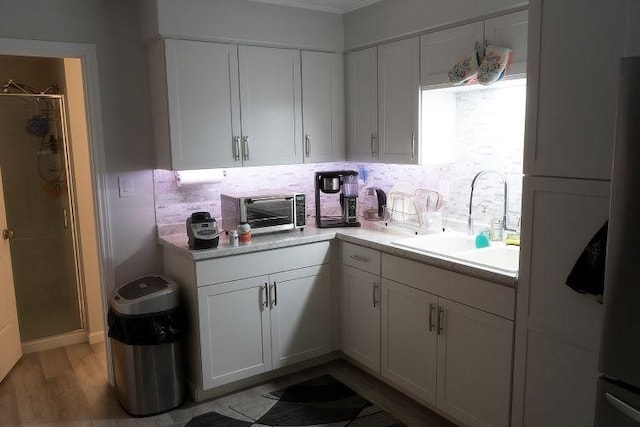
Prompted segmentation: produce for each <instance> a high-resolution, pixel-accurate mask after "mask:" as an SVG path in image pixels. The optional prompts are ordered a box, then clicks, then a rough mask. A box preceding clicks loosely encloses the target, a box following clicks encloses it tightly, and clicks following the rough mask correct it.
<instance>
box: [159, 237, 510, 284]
mask: <svg viewBox="0 0 640 427" xmlns="http://www.w3.org/2000/svg"><path fill="white" fill-rule="evenodd" d="M355 233H357V234H355ZM397 237H398V236H395V235H390V234H388V233H384V232H381V231H376V230H363V229H360V230H359V231H356V230H351V229H348V230H342V229H316V228H309V229H308V230H305V231H294V232H289V233H286V234H284V233H278V234H267V235H254V236H253V241H252V243H250V244H246V245H238V246H230V245H229V243H228V242H226V241H223V240H226V239H224V236H222V237H221V241H220V243H219V245H218V247H217V248H214V249H201V250H191V249H189V247H188V244H187V237H186V236H185V235H184V234H172V235H168V236H160V237H158V242H159V244H160V245H161V246H162V247H164V248H166V249H168V250H170V251H173V252H174V253H175V254H177V255H179V256H181V257H185V258H187V259H189V260H192V261H202V260H207V259H214V258H222V257H227V256H233V255H241V254H248V253H253V252H260V251H268V250H272V249H279V248H286V247H290V246H298V245H305V244H310V243H316V242H323V241H328V240H333V239H338V240H342V241H344V242H348V243H353V244H356V245H361V246H365V247H368V248H371V249H375V250H379V251H380V252H382V253H385V254H388V255H393V256H398V257H402V258H405V259H408V260H411V261H416V262H420V263H423V264H428V265H431V266H433V267H437V268H442V269H445V270H449V271H453V272H456V273H460V274H464V275H466V276H471V277H475V278H477V279H482V280H486V281H489V282H492V283H495V284H498V285H504V286H508V287H514V288H515V287H516V285H517V281H518V278H517V276H511V275H507V274H504V273H500V272H497V271H493V270H490V269H484V268H480V267H476V266H473V265H469V264H464V263H462V262H459V261H457V260H452V259H448V258H447V257H446V256H442V257H437V256H432V255H429V254H425V253H423V252H418V251H413V250H411V249H405V248H400V247H398V246H394V245H392V244H391V243H390V241H391V239H394V238H397Z"/></svg>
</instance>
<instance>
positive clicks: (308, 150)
mask: <svg viewBox="0 0 640 427" xmlns="http://www.w3.org/2000/svg"><path fill="white" fill-rule="evenodd" d="M304 151H305V154H306V156H307V157H309V156H310V155H311V135H310V134H306V135H305V136H304Z"/></svg>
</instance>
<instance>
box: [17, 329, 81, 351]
mask: <svg viewBox="0 0 640 427" xmlns="http://www.w3.org/2000/svg"><path fill="white" fill-rule="evenodd" d="M88 341H89V337H88V334H87V332H86V331H78V332H70V333H68V334H62V335H55V336H53V337H46V338H40V339H36V340H30V341H23V342H22V354H30V353H37V352H39V351H45V350H51V349H53V348H58V347H64V346H65V345H71V344H79V343H83V342H88Z"/></svg>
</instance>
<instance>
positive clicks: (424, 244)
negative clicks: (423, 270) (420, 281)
mask: <svg viewBox="0 0 640 427" xmlns="http://www.w3.org/2000/svg"><path fill="white" fill-rule="evenodd" d="M391 243H392V244H394V245H398V246H402V247H404V248H409V249H413V250H416V251H421V252H430V253H433V254H436V255H451V254H454V253H457V252H462V251H469V250H475V247H476V246H475V237H474V236H469V235H467V234H464V233H456V232H444V233H438V234H429V235H425V236H416V237H408V238H406V239H400V240H396V241H394V242H391Z"/></svg>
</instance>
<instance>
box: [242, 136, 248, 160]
mask: <svg viewBox="0 0 640 427" xmlns="http://www.w3.org/2000/svg"><path fill="white" fill-rule="evenodd" d="M242 150H243V155H242V156H243V159H244V160H249V137H248V136H246V135H245V136H243V137H242Z"/></svg>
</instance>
